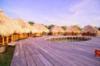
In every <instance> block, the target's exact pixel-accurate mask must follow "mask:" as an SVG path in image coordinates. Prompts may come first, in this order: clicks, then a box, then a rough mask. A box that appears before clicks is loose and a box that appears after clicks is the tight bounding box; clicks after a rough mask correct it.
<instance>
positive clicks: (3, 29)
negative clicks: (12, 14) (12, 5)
mask: <svg viewBox="0 0 100 66" xmlns="http://www.w3.org/2000/svg"><path fill="white" fill-rule="evenodd" d="M12 26H13V25H12V20H11V19H10V18H9V17H7V16H6V15H5V14H4V12H3V11H1V10H0V53H2V52H4V51H5V48H6V46H5V45H7V44H8V43H9V42H11V41H12V40H13V36H12V34H13V33H14V29H13V28H12Z"/></svg>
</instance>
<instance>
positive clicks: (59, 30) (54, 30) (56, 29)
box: [50, 26, 65, 33]
mask: <svg viewBox="0 0 100 66" xmlns="http://www.w3.org/2000/svg"><path fill="white" fill-rule="evenodd" d="M50 31H51V32H52V33H64V32H65V31H64V29H63V28H62V27H60V26H53V27H51V29H50Z"/></svg>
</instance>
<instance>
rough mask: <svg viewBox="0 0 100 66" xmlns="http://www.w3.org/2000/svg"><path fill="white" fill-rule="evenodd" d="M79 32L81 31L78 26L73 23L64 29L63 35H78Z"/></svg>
mask: <svg viewBox="0 0 100 66" xmlns="http://www.w3.org/2000/svg"><path fill="white" fill-rule="evenodd" d="M80 32H81V29H80V27H78V26H76V25H74V26H70V27H67V29H66V30H65V35H80Z"/></svg>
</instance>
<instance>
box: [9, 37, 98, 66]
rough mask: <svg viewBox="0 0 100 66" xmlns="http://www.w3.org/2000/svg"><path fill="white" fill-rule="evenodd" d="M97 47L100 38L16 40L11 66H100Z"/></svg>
mask: <svg viewBox="0 0 100 66" xmlns="http://www.w3.org/2000/svg"><path fill="white" fill-rule="evenodd" d="M95 49H100V38H93V39H92V40H90V41H85V42H59V43H57V42H49V41H46V40H44V38H28V39H25V40H21V41H18V42H16V49H15V53H14V56H13V59H12V63H11V66H100V58H97V57H95V53H94V51H95Z"/></svg>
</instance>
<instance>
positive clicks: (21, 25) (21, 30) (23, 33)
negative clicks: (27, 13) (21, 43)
mask: <svg viewBox="0 0 100 66" xmlns="http://www.w3.org/2000/svg"><path fill="white" fill-rule="evenodd" d="M15 25H16V27H17V29H16V30H15V35H16V37H17V39H24V38H27V37H29V33H30V32H31V29H30V25H29V24H28V23H27V22H25V21H24V20H22V19H16V20H15Z"/></svg>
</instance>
